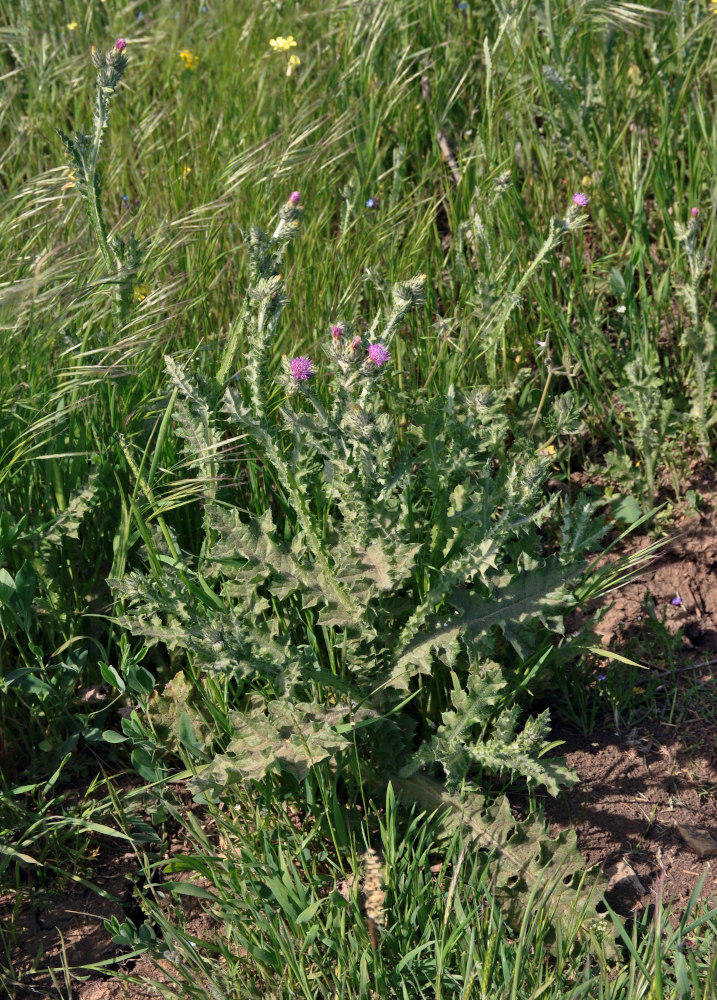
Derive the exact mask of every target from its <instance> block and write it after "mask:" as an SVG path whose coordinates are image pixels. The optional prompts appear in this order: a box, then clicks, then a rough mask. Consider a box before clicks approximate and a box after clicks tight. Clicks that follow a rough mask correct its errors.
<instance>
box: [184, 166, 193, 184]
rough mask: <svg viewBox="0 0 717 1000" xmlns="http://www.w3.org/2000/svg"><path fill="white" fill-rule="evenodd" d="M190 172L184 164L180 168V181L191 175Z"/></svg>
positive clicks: (189, 168)
mask: <svg viewBox="0 0 717 1000" xmlns="http://www.w3.org/2000/svg"><path fill="white" fill-rule="evenodd" d="M191 172H192V168H191V167H188V166H187V164H186V163H185V164H184V166H183V167H182V180H186V179H187V177H189V175H190V174H191Z"/></svg>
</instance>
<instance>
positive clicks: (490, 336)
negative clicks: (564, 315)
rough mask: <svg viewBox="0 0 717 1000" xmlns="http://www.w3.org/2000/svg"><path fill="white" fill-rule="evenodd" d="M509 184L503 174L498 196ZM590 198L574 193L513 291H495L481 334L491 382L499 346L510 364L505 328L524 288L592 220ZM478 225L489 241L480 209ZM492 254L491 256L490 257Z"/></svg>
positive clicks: (482, 237)
mask: <svg viewBox="0 0 717 1000" xmlns="http://www.w3.org/2000/svg"><path fill="white" fill-rule="evenodd" d="M505 185H506V175H503V176H502V177H501V178H499V182H498V185H497V189H496V195H497V196H500V194H501V193H502V191H503V190H504V188H505ZM589 201H590V199H589V198H588V196H587V195H586V194H583V192H582V191H577V192H576V193H575V194H574V195H573V197H572V200H571V203H570V205H569V206H568V208H567V209H566V211H565V214H564V215H555V216H553V217H552V218H551V220H550V226H549V229H548V234H547V236H546V237H545V240H544V242H543V245H542V246H541V247H540V249H539V250H538V252H537V254H536V255H535V257H534V258H533V260H532V261H531V262H530V264H529V265H528V266H527V267H526V269H525V271H524V272H523V274H522V275H521V277H520V279H519V280H518V282H517V284H516V285H515V287H514V288H513V289H512V290H510V291H508V290H507V289H506V291H505V293H504V294H503V295H502V296H496V295H495V293H493V295H492V298H493V299H494V301H493V302H492V303H491V306H492V308H491V309H490V311H489V314H488V316H487V317H486V319H485V321H484V323H483V324H482V325H481V329H480V332H479V336H480V338H481V339H486V340H487V342H488V348H487V351H486V364H487V372H488V378H489V381H490V383H491V385H494V384H495V383H496V382H497V381H498V353H499V349H500V354H501V360H502V365H503V368H504V369H505V367H506V364H507V360H508V350H507V344H506V339H505V329H506V325H507V323H508V320H509V319H510V317H511V315H512V313H513V311H514V310H515V309H517V308H518V306H519V305H520V303H521V297H522V294H523V291H524V289H525V288H526V287H527V286H528V284H529V282H530V281H531V280H532V278H533V277H534V275H535V274H536V272H538V270H539V269H540V267H541V265H542V264H543V262H544V261H545V260H546V259H547V258H548V257H549V256H550V254H552V253H554V252H555V250H557V248H558V247H559V246H560V244H561V243H562V242H563V240H564V239H565V237H566V236H567V235H568V233H572V232H576V231H577V230H578V229H581V228H582V227H583V226H584V225H585V223H586V222H587V220H588V215H587V213H586V212H585V209H586V208H587V205H588V203H589ZM474 226H475V228H476V232H477V235H478V237H479V239H480V241H481V243H482V244H486V241H487V237H486V235H485V229H484V227H483V225H482V223H481V220H480V217H479V216H478V214H477V213H476V214H475V215H474ZM487 249H488V250H489V251H490V246H489V244H488V245H487ZM490 256H492V254H490ZM490 256H489V258H488V259H489V261H490ZM493 266H495V265H493ZM504 271H505V267H504V266H503V267H500V268H498V269H497V271H496V276H497V278H498V279H499V280H502V279H503V278H504Z"/></svg>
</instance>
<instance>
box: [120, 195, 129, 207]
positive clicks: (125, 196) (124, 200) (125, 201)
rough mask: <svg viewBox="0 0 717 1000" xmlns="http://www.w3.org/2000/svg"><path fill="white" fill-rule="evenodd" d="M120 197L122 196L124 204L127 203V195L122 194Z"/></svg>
mask: <svg viewBox="0 0 717 1000" xmlns="http://www.w3.org/2000/svg"><path fill="white" fill-rule="evenodd" d="M121 197H122V201H123V202H124V203H125V205H129V198H128V197H127V195H126V194H123V195H122V196H121Z"/></svg>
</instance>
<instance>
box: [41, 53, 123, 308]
mask: <svg viewBox="0 0 717 1000" xmlns="http://www.w3.org/2000/svg"><path fill="white" fill-rule="evenodd" d="M126 48H127V45H126V43H125V41H124V39H122V38H118V39H117V41H116V42H115V44H114V45H113V47H112V48H111V49H108V50H107V51H106V52H100V50H99V49H98V48H96V47H95V46H93V47H92V62H93V64H94V66H95V68H96V70H97V92H96V95H95V111H94V115H93V119H92V126H93V128H92V133H91V134H90V135H85V133H84V132H80V131H77V132H75V133H74V135H72V136H68V135H66V134H65V132H63V131H62V129H59V128H58V129H57V130H56V131H57V134H58V135H59V136H60V138H61V139H62V144H63V146H64V147H65V152H66V153H67V157H68V159H69V161H70V164H71V171H72V177H73V181H74V184H75V185H76V187H77V190H78V191H79V193H80V195H81V197H82V200H83V201H84V203H85V208H86V211H87V217H88V219H89V222H90V225H91V227H92V230H93V232H94V234H95V237H96V239H97V245H98V247H99V249H100V253H101V254H102V259H103V261H104V265H105V270H106V272H107V275H108V277H110V279H111V280H112V281H113V282H114V283H115V285H116V296H115V321H116V324H117V326H118V328H119V327H121V326H123V325H124V323H125V321H126V319H127V317H128V315H129V311H130V308H131V305H132V300H133V296H134V282H135V279H136V276H137V271H138V269H139V266H140V261H141V255H140V249H139V245H138V243H137V241H136V239H135V236H134V233H132V234H131V235H130V237H129V239H128V240H127V241H126V242H125V240H124V239H123V238H122V237H121V236H119V235H116V236H110V235H109V233H108V230H107V224H106V222H105V216H104V211H103V208H102V184H101V180H100V172H99V162H98V161H99V154H100V147H101V145H102V139H103V137H104V133H105V130H106V129H107V126H108V124H109V119H110V101H111V99H112V97H113V96H114V93H115V90H116V89H117V86H118V84H119V82H120V81H121V79H122V77H123V76H124V73H125V70H126V68H127V53H126Z"/></svg>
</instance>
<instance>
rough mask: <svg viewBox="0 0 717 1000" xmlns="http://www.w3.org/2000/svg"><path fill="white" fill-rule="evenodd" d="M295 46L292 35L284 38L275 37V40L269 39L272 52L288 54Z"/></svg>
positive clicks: (280, 36) (281, 36)
mask: <svg viewBox="0 0 717 1000" xmlns="http://www.w3.org/2000/svg"><path fill="white" fill-rule="evenodd" d="M297 44H298V43H297V42H296V41H295V39H294V36H293V35H287V36H286V38H284V36H283V35H277V36H276V38H270V39H269V45H271V47H272V49H273V50H274V52H288V51H289V49H295V48H296V46H297Z"/></svg>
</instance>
